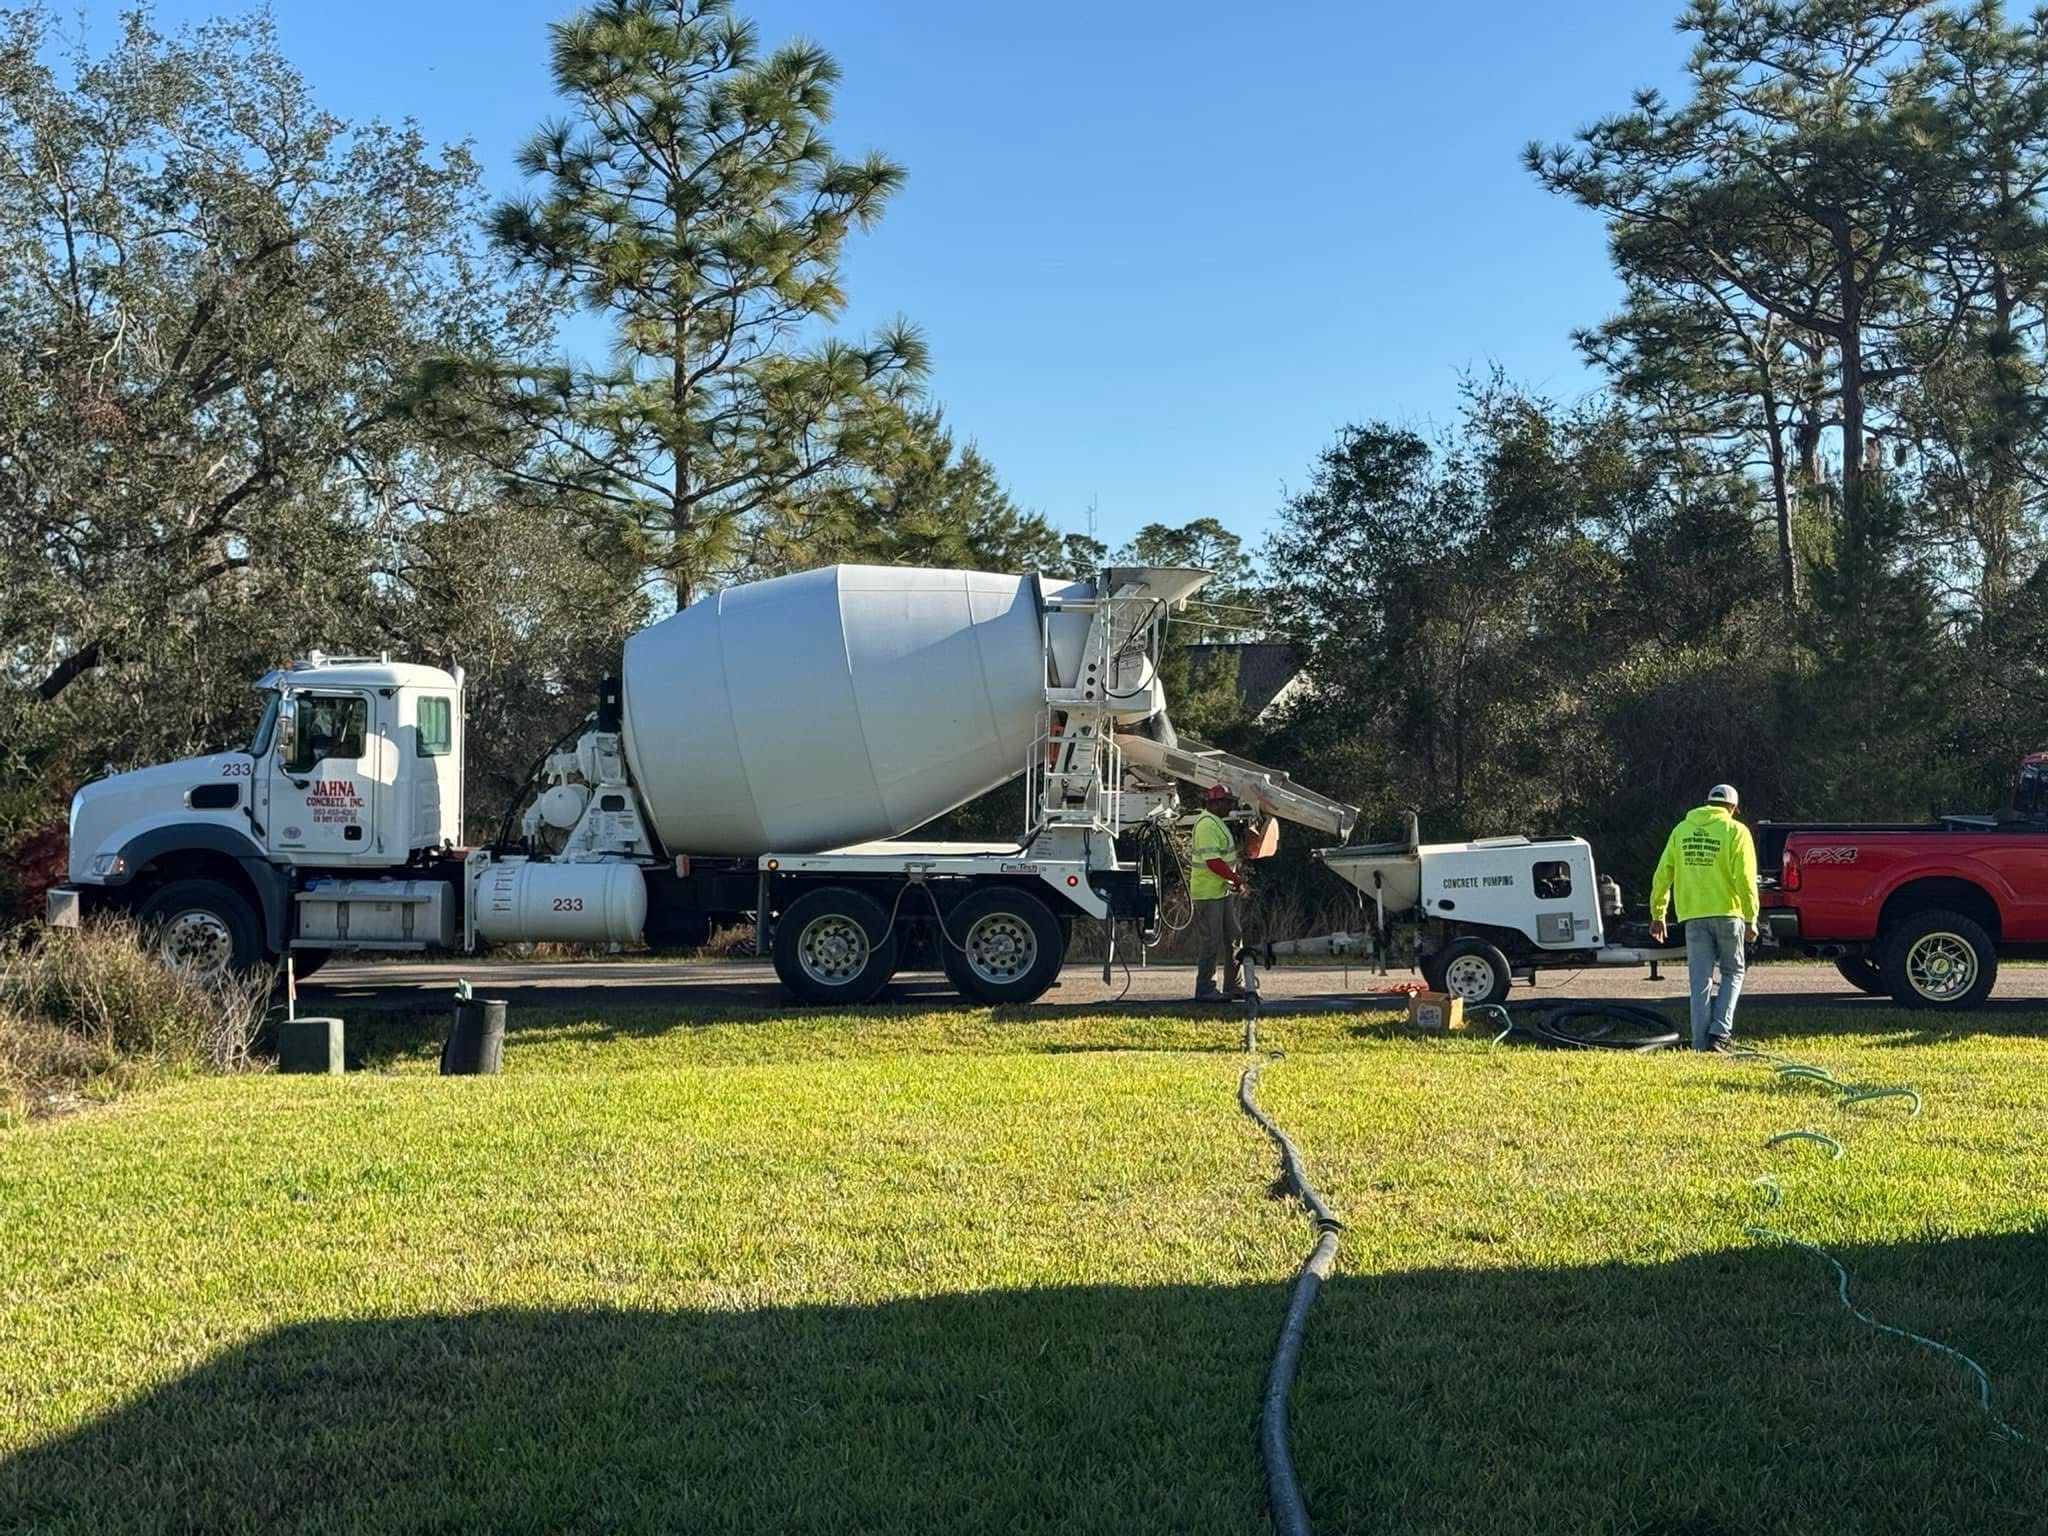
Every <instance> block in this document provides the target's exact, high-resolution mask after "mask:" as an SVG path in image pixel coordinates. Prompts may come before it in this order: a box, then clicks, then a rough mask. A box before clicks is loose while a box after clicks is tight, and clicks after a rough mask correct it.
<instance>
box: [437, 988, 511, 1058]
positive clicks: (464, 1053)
mask: <svg viewBox="0 0 2048 1536" xmlns="http://www.w3.org/2000/svg"><path fill="white" fill-rule="evenodd" d="M504 1063H505V1004H504V1001H503V1000H502V999H499V998H482V997H476V998H471V999H469V1000H468V1001H467V1002H458V1003H457V1004H456V1005H455V1015H454V1017H453V1018H452V1019H451V1020H450V1021H449V1024H448V1038H447V1039H446V1040H445V1041H443V1042H442V1045H441V1075H442V1076H443V1077H496V1076H497V1075H498V1069H499V1068H500V1067H502V1066H503V1065H504Z"/></svg>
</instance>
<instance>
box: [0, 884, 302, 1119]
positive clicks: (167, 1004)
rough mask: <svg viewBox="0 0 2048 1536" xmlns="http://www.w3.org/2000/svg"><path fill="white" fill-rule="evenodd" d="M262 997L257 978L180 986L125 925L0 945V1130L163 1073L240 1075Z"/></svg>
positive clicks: (263, 986) (261, 979)
mask: <svg viewBox="0 0 2048 1536" xmlns="http://www.w3.org/2000/svg"><path fill="white" fill-rule="evenodd" d="M270 993H271V978H270V977H269V975H268V974H263V975H259V976H251V977H246V978H233V979H229V980H227V981H224V982H222V983H221V984H219V985H217V986H208V985H205V984H202V983H200V982H198V981H195V980H192V979H190V978H188V977H184V976H180V975H178V974H177V973H176V972H173V971H171V970H169V969H167V968H166V967H165V966H164V964H163V963H162V962H161V961H160V960H159V959H158V958H157V957H156V955H155V953H154V952H153V951H152V950H151V949H150V948H148V947H147V946H145V945H144V944H142V943H141V942H140V936H139V935H138V933H137V932H136V929H135V926H134V925H133V924H132V923H129V922H125V921H107V922H98V923H93V924H89V925H88V926H86V927H85V928H82V929H76V930H61V929H50V930H44V931H42V932H35V933H28V934H18V935H15V936H14V937H11V938H8V939H6V940H4V941H0V1124H4V1123H7V1122H10V1121H15V1120H21V1119H25V1118H28V1117H30V1116H32V1115H35V1114H38V1113H43V1112H48V1111H52V1110H56V1109H61V1108H64V1107H66V1106H67V1105H69V1104H73V1103H76V1102H78V1101H80V1100H82V1099H85V1098H91V1097H107V1096H110V1095H112V1094H114V1093H117V1092H119V1091H121V1090H122V1089H124V1088H127V1087H130V1086H132V1085H134V1084H135V1083H137V1082H139V1081H142V1080H146V1079H148V1078H150V1077H154V1076H158V1075H162V1074H165V1073H171V1072H179V1071H194V1070H207V1071H217V1072H235V1071H240V1070H242V1069H244V1068H246V1067H247V1066H248V1065H249V1062H250V1055H251V1052H252V1050H253V1048H254V1045H255V1040H256V1036H257V1033H258V1031H260V1030H261V1028H262V1027H263V1022H264V1019H265V1017H266V1015H267V1013H268V1011H269V1002H270Z"/></svg>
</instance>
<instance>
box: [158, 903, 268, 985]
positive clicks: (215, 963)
mask: <svg viewBox="0 0 2048 1536" xmlns="http://www.w3.org/2000/svg"><path fill="white" fill-rule="evenodd" d="M135 921H136V922H137V923H138V924H139V925H140V926H141V928H142V930H143V932H145V933H147V934H148V935H149V936H150V940H151V942H152V945H153V947H154V948H155V950H156V952H157V957H158V958H159V959H160V960H162V961H163V963H164V964H165V965H166V966H168V967H169V968H170V969H171V970H174V971H176V972H177V973H178V974H179V975H181V976H189V977H191V978H192V979H193V980H194V981H200V982H206V983H209V984H211V983H213V982H218V981H224V980H226V979H227V978H228V977H230V976H234V975H237V974H239V973H240V972H243V971H249V970H254V969H255V968H256V966H257V965H259V964H261V963H262V960H263V932H262V929H260V928H259V927H258V926H257V923H256V913H255V911H254V910H253V909H252V908H251V907H250V906H249V903H248V902H246V901H245V900H243V899H242V896H241V893H240V892H238V891H235V890H232V889H230V888H229V887H227V886H225V885H222V884H221V883H220V882H219V881H218V880H173V881H171V882H170V884H168V885H166V886H163V887H161V888H160V889H158V890H157V891H156V892H155V893H154V894H152V895H151V896H150V898H149V899H148V900H147V901H145V902H143V904H142V906H141V907H140V908H139V909H138V910H137V912H136V914H135Z"/></svg>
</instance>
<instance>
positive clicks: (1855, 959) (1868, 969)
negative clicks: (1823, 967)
mask: <svg viewBox="0 0 2048 1536" xmlns="http://www.w3.org/2000/svg"><path fill="white" fill-rule="evenodd" d="M1835 969H1836V970H1838V971H1840V972H1841V973H1842V980H1844V981H1846V982H1847V983H1849V985H1850V986H1852V987H1854V988H1855V989H1856V990H1857V991H1858V992H1868V993H1869V994H1870V995H1871V996H1872V997H1884V996H1886V995H1887V994H1888V992H1889V990H1890V989H1889V988H1887V987H1886V986H1885V984H1884V967H1883V966H1881V965H1879V964H1878V963H1877V962H1876V961H1875V960H1872V959H1871V958H1870V957H1869V956H1867V955H1844V956H1842V958H1841V959H1839V960H1837V961H1836V962H1835Z"/></svg>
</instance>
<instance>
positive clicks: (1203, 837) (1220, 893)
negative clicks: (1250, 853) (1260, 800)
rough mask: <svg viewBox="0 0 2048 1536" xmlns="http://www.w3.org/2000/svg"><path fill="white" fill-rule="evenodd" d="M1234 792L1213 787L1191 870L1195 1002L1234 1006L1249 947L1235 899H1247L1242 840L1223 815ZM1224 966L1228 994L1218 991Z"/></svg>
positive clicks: (1240, 990)
mask: <svg viewBox="0 0 2048 1536" xmlns="http://www.w3.org/2000/svg"><path fill="white" fill-rule="evenodd" d="M1230 798H1231V797H1230V791H1229V790H1227V789H1225V788H1224V787H1223V786H1222V785H1221V784H1212V785H1210V786H1209V792H1208V794H1207V795H1206V796H1205V797H1204V801H1203V808H1202V814H1201V815H1200V816H1198V817H1196V818H1195V837H1194V858H1193V861H1192V862H1191V863H1190V865H1189V868H1188V896H1189V898H1190V899H1191V901H1192V902H1193V905H1194V918H1195V938H1196V941H1197V943H1196V949H1195V1001H1196V1002H1201V1003H1211V1002H1216V1003H1220V1002H1235V1001H1237V999H1238V998H1240V997H1242V996H1243V995H1244V978H1243V971H1242V967H1241V965H1240V963H1239V959H1238V950H1239V948H1240V947H1241V945H1242V944H1243V942H1244V938H1243V928H1242V925H1241V924H1240V922H1239V920H1238V913H1237V900H1236V898H1237V897H1239V896H1242V895H1243V894H1244V889H1245V886H1244V874H1243V872H1242V870H1241V868H1240V866H1239V862H1238V852H1237V834H1236V833H1234V832H1232V831H1231V830H1230V823H1229V822H1227V821H1225V820H1224V819H1223V815H1224V813H1225V812H1226V811H1228V810H1229V809H1230ZM1219 959H1220V960H1222V962H1223V990H1222V991H1220V992H1219V991H1217V990H1216V962H1217V961H1218V960H1219Z"/></svg>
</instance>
